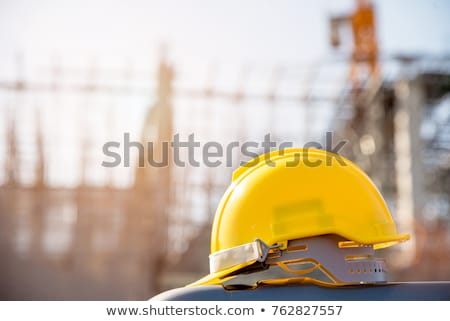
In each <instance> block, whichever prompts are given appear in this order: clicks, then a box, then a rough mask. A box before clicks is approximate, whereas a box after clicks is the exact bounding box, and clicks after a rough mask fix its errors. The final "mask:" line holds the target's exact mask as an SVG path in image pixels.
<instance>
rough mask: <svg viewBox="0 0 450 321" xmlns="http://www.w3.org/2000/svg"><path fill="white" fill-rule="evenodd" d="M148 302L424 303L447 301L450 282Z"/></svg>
mask: <svg viewBox="0 0 450 321" xmlns="http://www.w3.org/2000/svg"><path fill="white" fill-rule="evenodd" d="M152 300H167V301H322V300H323V301H327V300H330V301H372V300H376V301H381V300H386V301H410V300H417V301H422V300H424V301H426V300H450V282H408V283H390V284H386V285H377V286H364V285H357V286H351V287H338V288H327V287H321V286H316V285H289V286H261V287H258V288H256V289H252V290H233V291H227V290H225V289H224V288H223V287H222V286H219V285H212V286H196V287H188V288H178V289H174V290H169V291H166V292H163V293H161V294H159V295H157V296H155V297H153V298H152Z"/></svg>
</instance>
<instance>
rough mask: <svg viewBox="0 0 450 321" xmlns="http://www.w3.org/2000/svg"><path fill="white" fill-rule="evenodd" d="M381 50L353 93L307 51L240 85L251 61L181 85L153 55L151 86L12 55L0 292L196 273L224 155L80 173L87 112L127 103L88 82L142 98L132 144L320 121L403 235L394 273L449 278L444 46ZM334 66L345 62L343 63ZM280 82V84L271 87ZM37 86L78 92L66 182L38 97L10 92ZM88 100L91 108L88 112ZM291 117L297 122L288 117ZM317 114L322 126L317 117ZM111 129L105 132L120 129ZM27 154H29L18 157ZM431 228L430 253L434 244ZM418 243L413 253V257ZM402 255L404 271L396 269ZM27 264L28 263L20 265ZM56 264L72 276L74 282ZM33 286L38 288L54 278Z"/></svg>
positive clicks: (296, 135) (285, 130)
mask: <svg viewBox="0 0 450 321" xmlns="http://www.w3.org/2000/svg"><path fill="white" fill-rule="evenodd" d="M388 60H389V61H391V62H392V61H393V62H394V63H396V64H399V65H400V67H401V72H400V73H399V74H395V75H394V76H392V77H391V79H389V77H386V79H383V80H380V79H378V80H376V81H374V80H373V79H367V81H366V82H363V83H362V84H361V85H360V86H361V87H360V90H358V92H357V93H356V94H355V91H354V90H352V87H351V86H350V84H349V83H348V82H343V83H340V84H338V90H337V91H335V92H332V93H330V90H325V89H322V88H319V90H317V88H315V86H317V83H318V82H317V81H316V80H315V79H318V78H319V74H320V69H321V64H318V65H317V66H314V68H310V69H308V70H307V73H305V72H300V73H299V74H296V75H295V77H292V78H289V77H288V75H287V73H286V71H289V70H290V69H291V68H287V67H284V68H281V67H280V66H275V67H274V68H273V69H272V71H271V72H269V73H268V74H267V75H268V77H267V82H266V83H267V85H265V86H263V87H262V89H261V88H259V89H258V90H252V89H250V84H251V81H252V79H251V74H252V73H253V72H254V70H253V69H249V68H247V67H244V68H242V71H241V72H240V73H239V72H238V73H237V74H238V75H240V76H238V78H237V79H235V80H234V81H235V83H236V84H237V85H235V86H234V87H233V86H232V88H234V89H230V87H228V88H221V87H218V86H216V85H214V83H215V80H216V79H215V78H214V77H218V75H217V72H216V73H214V72H211V69H209V72H208V75H206V77H205V78H206V82H205V84H204V85H202V86H199V87H194V88H193V87H182V86H177V85H176V84H177V82H176V81H177V77H180V76H181V77H182V76H183V73H181V72H180V73H177V72H176V70H175V69H174V67H173V65H171V64H170V63H168V62H167V61H165V60H164V59H163V60H162V61H161V62H160V63H159V67H158V70H157V72H156V74H155V76H156V77H155V79H156V86H153V87H152V86H151V85H150V86H148V85H144V86H141V85H132V84H133V77H135V76H136V71H134V72H131V71H128V72H123V73H119V76H118V77H117V78H119V79H118V80H119V81H118V84H109V83H101V82H97V81H94V79H95V77H93V76H92V68H87V69H86V74H87V77H86V79H87V81H83V82H80V83H75V84H74V83H67V82H66V81H65V80H64V77H63V75H67V74H70V71H66V70H65V69H64V67H63V66H60V65H57V66H55V67H54V68H53V69H52V70H53V71H52V77H51V78H52V79H51V81H50V82H44V81H30V80H28V79H26V77H23V76H21V75H20V72H19V71H20V70H24V62H23V60H18V62H17V63H18V66H17V70H18V77H17V79H3V80H1V81H0V97H1V96H3V97H7V99H3V100H2V102H3V103H2V104H3V106H0V107H1V108H0V113H1V114H2V117H1V118H2V119H3V122H2V124H3V125H4V135H3V140H2V141H1V142H0V147H1V148H0V149H1V150H2V153H3V155H5V157H4V160H3V162H2V163H1V164H2V171H3V178H4V179H3V184H2V185H1V186H0V235H1V239H0V251H1V253H2V254H3V256H4V257H8V258H9V260H8V262H9V263H7V264H5V265H4V266H3V270H1V271H0V272H1V274H0V285H3V287H2V289H3V290H2V291H8V293H6V292H5V293H1V294H2V295H4V296H5V295H10V296H12V297H14V296H17V297H20V290H18V289H17V288H15V287H14V284H23V283H24V282H25V283H28V284H31V285H32V287H34V291H36V292H35V294H36V296H37V295H38V292H39V291H41V290H42V289H39V287H42V286H45V284H46V282H48V281H49V280H51V279H52V278H53V277H54V278H56V279H58V280H60V283H61V284H62V285H61V287H63V286H67V287H71V288H73V293H68V294H66V295H67V298H77V297H84V298H86V297H87V298H88V297H89V292H90V294H91V295H92V296H93V297H95V296H96V295H97V296H103V297H107V298H118V299H119V298H124V296H125V297H126V298H145V297H149V296H150V295H151V294H153V293H155V292H157V291H159V290H161V289H163V288H167V287H172V286H178V285H179V284H182V283H184V282H186V281H188V280H189V279H190V278H192V277H197V276H198V275H199V274H201V273H204V272H206V268H207V266H208V264H207V252H208V247H209V226H210V224H211V220H212V217H213V212H214V209H215V207H216V205H217V203H218V200H219V198H220V195H221V194H222V193H223V191H224V189H225V188H226V186H227V185H228V181H229V178H230V174H231V170H232V168H228V167H222V168H206V167H205V166H202V167H199V168H195V167H191V166H187V167H184V168H179V167H174V166H170V167H164V168H151V167H148V166H147V167H145V168H140V167H136V168H135V169H134V170H133V171H132V172H131V171H130V172H128V175H132V176H133V177H134V179H133V180H132V183H131V184H129V185H126V186H125V187H124V186H120V185H117V184H115V183H114V182H115V181H114V179H113V177H112V176H114V175H117V173H115V172H113V171H111V172H106V174H105V176H104V177H103V179H102V180H100V183H96V184H92V183H91V182H90V181H89V175H90V174H89V173H92V171H95V169H96V168H98V167H99V166H100V164H99V163H98V162H97V163H95V162H92V154H93V153H95V152H96V151H93V150H92V142H91V139H92V138H93V137H90V136H89V135H88V134H86V133H91V135H94V136H95V133H96V132H95V131H93V130H92V128H90V127H92V126H95V125H98V122H102V123H105V124H108V123H109V122H110V120H111V117H112V116H111V114H112V113H118V115H119V116H118V117H119V118H120V117H125V116H126V115H127V113H128V112H130V113H131V111H128V110H127V109H128V108H129V107H128V106H121V107H117V106H116V107H115V108H109V107H108V106H107V107H106V108H105V106H104V105H105V104H104V103H103V104H100V103H97V104H94V103H92V102H91V103H87V101H89V99H90V98H92V96H93V95H97V94H102V95H105V96H106V97H108V99H110V101H109V103H106V105H108V104H109V105H111V104H112V103H111V101H113V102H115V104H116V105H117V101H119V99H118V97H135V96H140V97H144V100H142V101H144V102H145V101H146V102H147V103H146V104H147V106H148V107H147V108H144V109H143V110H144V113H143V114H141V116H140V117H138V118H139V119H141V120H142V122H141V125H139V124H138V123H134V124H133V126H139V128H140V129H139V130H137V132H138V135H139V137H140V140H141V141H142V142H144V143H146V142H148V141H152V142H164V141H170V140H171V139H172V137H173V134H174V133H184V134H187V133H191V132H195V133H199V137H200V138H201V139H206V140H210V139H218V140H219V141H220V142H222V143H227V142H229V141H233V140H236V141H239V142H244V141H248V140H258V141H261V140H262V138H263V136H264V134H266V133H269V132H270V133H271V134H272V135H273V138H274V139H276V140H277V141H286V140H292V141H293V142H294V143H296V144H299V145H301V144H302V143H304V142H306V141H308V140H311V139H315V140H321V139H323V134H324V132H325V131H326V130H330V131H333V132H334V133H335V135H336V137H338V138H342V139H346V140H349V141H350V143H349V144H347V145H346V148H345V150H344V151H343V154H344V155H345V156H347V157H349V158H350V159H352V160H354V161H355V162H356V163H358V164H359V165H360V166H361V167H362V168H363V169H364V170H365V171H367V172H368V173H369V175H370V176H371V177H372V178H373V179H374V180H375V182H376V184H377V185H378V187H379V188H380V189H381V190H382V192H383V194H384V195H385V196H386V197H387V199H388V202H389V205H390V206H391V208H392V209H393V210H394V214H395V217H396V219H397V220H398V222H399V223H400V226H401V229H403V230H408V231H413V234H414V235H415V237H414V239H413V241H412V242H410V243H409V244H411V245H409V246H407V247H406V248H404V249H402V251H401V252H400V254H399V253H395V254H396V255H395V257H399V258H401V259H400V260H398V261H397V262H395V264H396V265H397V266H398V267H399V268H402V269H404V270H402V272H403V273H402V276H403V277H404V278H405V277H406V278H407V277H413V278H414V277H419V278H422V279H429V278H436V277H437V278H449V277H450V269H449V268H448V262H449V258H448V253H450V251H447V252H446V254H445V253H444V252H442V251H445V246H447V248H450V245H449V244H450V241H449V233H448V226H449V216H450V214H449V213H450V210H449V208H450V205H449V204H450V191H449V189H448V186H450V184H449V182H450V112H449V109H450V107H449V106H450V105H449V104H450V99H449V96H448V92H449V89H450V64H449V59H448V57H447V58H446V57H444V58H427V57H415V58H414V59H405V57H395V58H394V59H385V61H384V62H386V63H387V62H388ZM95 70H96V74H97V75H98V74H99V73H101V71H100V68H97V67H96V68H95ZM342 70H343V71H344V73H346V68H345V64H344V68H343V69H342ZM144 73H145V72H144ZM211 75H213V76H211ZM343 78H344V79H345V78H346V76H345V75H344V77H343ZM301 79H306V81H304V82H302V81H301ZM149 83H150V80H149ZM286 83H288V84H290V85H291V87H294V90H293V91H290V92H288V93H286V92H285V91H284V92H282V87H283V86H285V85H286ZM292 84H294V85H293V86H292ZM321 85H323V84H322V83H321ZM334 85H335V84H334ZM39 93H45V94H46V95H48V97H50V98H55V97H58V96H60V95H62V94H64V95H65V94H70V95H75V96H77V97H81V98H82V99H81V100H80V103H79V104H78V105H77V106H79V107H80V108H83V105H84V104H85V106H84V107H85V108H86V107H89V109H84V110H83V112H82V114H81V115H82V117H81V118H80V119H78V120H74V121H77V124H76V127H77V132H78V134H79V137H78V140H79V141H80V145H79V146H78V147H77V148H76V152H75V153H74V154H73V155H76V156H77V157H78V160H77V162H78V163H79V164H78V166H79V167H80V171H79V172H80V173H81V174H80V175H81V179H80V180H79V182H78V183H76V184H75V185H73V186H71V187H61V186H58V185H52V184H50V183H49V176H48V170H49V164H50V163H49V160H48V159H47V157H50V156H49V153H48V151H49V146H47V145H48V144H51V142H50V143H49V140H48V139H47V138H46V135H44V134H43V132H44V131H45V130H49V129H48V128H43V127H45V125H44V123H43V121H42V116H41V115H40V114H39V112H40V111H41V112H42V109H38V108H34V107H35V106H34V107H33V106H30V104H29V103H23V102H22V103H21V99H23V97H26V96H27V95H32V97H38V96H33V95H38V94H39ZM33 100H34V98H33ZM62 101H63V100H62ZM150 101H152V102H153V103H152V104H150ZM46 103H47V104H49V106H46V107H48V108H49V110H50V113H53V112H55V113H58V112H59V113H61V110H64V105H63V103H61V101H58V100H56V102H55V101H53V102H50V103H49V102H48V101H46V100H42V99H41V100H40V99H39V98H36V100H35V101H34V102H33V103H32V104H31V105H33V104H46ZM119 103H121V102H120V101H119ZM122 103H123V102H122ZM112 105H114V104H112ZM442 106H444V107H442ZM117 108H122V111H121V112H117ZM96 109H98V111H99V112H100V116H99V118H97V119H96V120H95V122H94V125H93V124H92V123H91V124H90V125H89V124H88V121H89V119H90V116H91V115H92V114H93V113H95V110H96ZM24 115H25V116H24ZM26 115H28V116H26ZM57 115H60V114H56V116H54V117H58V116H57ZM62 115H64V114H62ZM231 115H233V116H231ZM442 115H444V116H445V117H443V116H442ZM20 117H22V118H23V117H25V118H26V117H31V119H32V120H31V121H30V122H29V123H30V124H32V126H31V127H32V128H33V129H32V130H28V131H27V130H24V129H23V128H21V127H20V125H21V123H22V121H23V119H21V118H20ZM65 117H67V115H66V116H65ZM295 117H297V118H298V119H297V121H295V120H294V121H293V118H295ZM116 118H117V115H116ZM289 119H290V121H288V120H289ZM324 122H328V123H329V125H327V126H322V127H320V126H318V125H320V124H321V123H324ZM424 124H427V126H428V127H431V128H432V129H433V130H431V132H432V133H431V134H428V136H427V135H425V136H424V135H422V134H421V130H422V129H421V128H422V127H423V126H424ZM106 127H108V126H106ZM89 128H90V129H89ZM57 130H60V131H61V130H62V131H64V130H65V129H64V128H63V127H60V128H59V129H58V128H57ZM55 134H56V135H58V131H56V132H55ZM113 134H115V135H116V136H114V135H113ZM113 134H111V135H110V136H108V135H106V136H105V137H117V134H120V133H117V132H116V133H113ZM29 145H33V146H34V147H33V148H31V149H30V148H29ZM63 145H64V143H63ZM63 145H60V146H63ZM144 145H145V144H144ZM155 145H156V146H159V147H157V148H156V150H153V153H154V154H155V155H158V156H160V155H162V150H160V149H158V148H161V147H160V146H161V145H160V144H155ZM90 146H91V147H90ZM97 147H98V146H97ZM146 148H147V147H146ZM60 152H61V153H64V152H65V151H64V150H61V151H60ZM146 152H148V150H146ZM258 152H261V151H258ZM30 153H31V154H33V157H32V160H29V158H27V157H28V156H29V155H28V154H30ZM27 155H28V156H27ZM169 155H170V154H169ZM170 157H171V156H169V158H170ZM240 160H241V159H240V158H239V155H237V156H236V157H234V158H233V168H235V167H236V166H238V163H239V161H240ZM30 163H31V165H30ZM23 164H28V165H27V166H31V168H32V169H31V171H32V172H33V173H34V174H33V175H32V176H33V177H34V179H33V180H32V181H31V183H27V184H24V183H23V182H22V181H21V177H23V171H24V169H23V168H22V167H21V166H23ZM62 166H64V164H62ZM123 174H124V173H122V174H121V175H123ZM436 200H438V203H436ZM430 213H431V214H430ZM430 217H431V219H429V218H430ZM418 222H419V224H418ZM414 231H416V232H415V233H414ZM52 233H53V234H52ZM437 238H440V239H439V240H440V241H439V244H440V248H439V251H440V252H439V254H438V255H437V254H436V253H437V252H436V251H437V249H436V248H434V245H435V244H436V240H437ZM430 244H431V245H430ZM445 244H447V245H445ZM58 245H59V247H58ZM430 253H431V254H430ZM443 253H444V254H443ZM445 255H446V256H445ZM424 256H426V259H425V261H426V262H427V264H424V263H423V262H422V263H419V260H423V259H424ZM168 262H169V263H168ZM430 265H433V266H434V270H433V269H432V268H430ZM412 267H413V268H414V273H415V274H412V272H409V273H408V271H411V270H412ZM30 269H33V270H35V271H38V272H36V273H39V274H37V275H40V276H37V275H36V276H33V275H31V274H30V273H29V271H30ZM408 269H409V270H408ZM12 271H13V272H14V273H12ZM405 271H406V272H405ZM436 271H437V272H436ZM182 272H184V273H185V274H186V275H183V274H182ZM52 273H53V274H54V276H52ZM68 273H72V274H73V275H76V276H78V277H79V278H80V279H83V280H85V282H77V281H74V279H73V278H72V279H71V278H69V277H68V276H67V274H68ZM189 273H190V274H189ZM180 275H181V276H180ZM177 277H179V278H177ZM8 278H9V279H8ZM24 280H25V281H24ZM14 282H16V283H14ZM91 282H92V284H94V283H95V284H97V286H96V289H97V290H96V291H97V292H96V291H91V290H88V287H87V286H86V285H87V284H90V283H91ZM124 288H126V289H127V290H126V291H124V290H123V289H124ZM55 289H56V290H55ZM46 291H49V292H48V296H49V297H51V296H52V295H54V293H55V291H58V287H57V286H56V287H55V288H48V290H46ZM52 291H53V292H52ZM41 295H42V293H41Z"/></svg>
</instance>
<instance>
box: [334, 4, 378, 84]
mask: <svg viewBox="0 0 450 321" xmlns="http://www.w3.org/2000/svg"><path fill="white" fill-rule="evenodd" d="M330 24H331V44H332V45H333V47H336V48H337V47H339V46H340V44H341V41H340V27H341V26H344V25H350V26H351V29H352V34H353V51H352V55H351V64H350V74H349V78H350V81H351V83H352V88H353V89H354V90H355V89H359V88H361V85H362V84H361V79H364V78H367V79H373V78H377V79H378V78H379V76H380V72H379V67H378V42H377V38H376V27H375V10H374V6H373V4H372V3H371V2H370V1H369V0H357V5H356V10H355V11H354V12H353V13H352V14H350V15H345V16H335V17H332V18H331V20H330Z"/></svg>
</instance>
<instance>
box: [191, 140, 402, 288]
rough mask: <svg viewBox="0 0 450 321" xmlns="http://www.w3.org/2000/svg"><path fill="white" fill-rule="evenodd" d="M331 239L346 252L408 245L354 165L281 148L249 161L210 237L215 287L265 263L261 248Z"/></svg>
mask: <svg viewBox="0 0 450 321" xmlns="http://www.w3.org/2000/svg"><path fill="white" fill-rule="evenodd" d="M321 235H337V236H339V237H341V238H342V239H343V240H346V241H347V242H348V243H349V244H350V245H351V244H356V245H371V246H372V247H373V249H379V248H383V247H387V246H390V245H393V244H395V243H398V242H401V241H404V240H407V239H408V238H409V235H407V234H398V233H397V229H396V226H395V223H394V221H393V219H392V216H391V214H390V213H389V209H388V207H387V205H386V203H385V201H384V199H383V197H382V196H381V194H380V193H379V192H378V190H377V188H376V187H375V185H374V184H373V183H372V181H371V180H370V178H369V177H368V176H367V175H366V174H365V173H364V172H363V171H362V170H361V169H359V168H358V167H357V166H356V165H355V164H354V163H352V162H350V161H349V160H347V159H345V158H343V157H342V156H338V155H336V154H332V153H329V152H326V151H322V150H315V149H286V150H280V151H274V152H272V153H268V154H265V155H261V156H259V157H258V158H256V159H254V160H252V161H250V162H249V163H247V164H245V165H244V166H241V167H240V168H238V169H237V170H236V171H235V172H234V173H233V179H232V183H231V186H230V187H229V188H228V189H227V191H226V192H225V194H224V196H223V197H222V200H221V202H220V204H219V206H218V208H217V211H216V215H215V219H214V223H213V228H212V234H211V255H210V270H211V274H210V275H209V276H207V277H206V278H205V279H203V280H200V281H198V282H197V283H194V285H195V284H205V283H214V282H212V281H211V280H218V279H220V278H223V277H224V276H226V275H230V274H232V273H233V272H234V271H237V270H239V269H242V268H243V267H245V266H249V265H251V264H253V263H255V262H256V261H263V260H264V259H265V258H263V257H262V256H263V255H264V254H263V253H266V254H267V249H266V250H264V248H263V247H269V249H270V247H273V246H277V247H278V248H279V249H281V250H283V249H286V248H287V245H288V242H289V241H291V240H297V239H303V238H311V237H315V236H321Z"/></svg>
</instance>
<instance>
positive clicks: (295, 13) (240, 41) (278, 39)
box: [0, 0, 450, 64]
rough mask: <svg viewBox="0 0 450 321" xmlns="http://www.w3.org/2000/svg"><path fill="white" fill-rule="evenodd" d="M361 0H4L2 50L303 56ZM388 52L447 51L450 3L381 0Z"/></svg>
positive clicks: (294, 59) (289, 59)
mask: <svg viewBox="0 0 450 321" xmlns="http://www.w3.org/2000/svg"><path fill="white" fill-rule="evenodd" d="M355 2H356V1H353V0H346V1H326V0H320V1H312V0H310V1H296V0H291V1H288V0H280V1H261V0H259V1H258V0H252V1H239V0H227V1H208V0H190V1H180V0H178V1H174V0H165V1H162V0H161V1H144V0H128V1H117V0H108V1H106V0H96V1H89V0H81V1H75V0H69V1H57V0H41V1H24V0H1V1H0V43H1V44H2V50H1V51H2V52H3V55H5V54H9V53H10V52H17V51H20V50H22V51H23V52H25V53H26V54H27V55H33V54H38V53H40V54H44V55H48V54H49V52H50V53H58V54H64V55H67V53H70V54H72V55H75V56H78V55H86V54H94V55H99V56H102V57H105V56H108V55H113V56H121V55H123V56H127V57H136V56H143V57H144V56H145V57H149V56H151V55H155V54H157V52H158V47H159V44H160V43H162V42H165V43H168V44H169V47H170V52H171V55H172V56H173V57H175V58H176V60H177V61H181V60H182V61H185V63H189V62H192V61H195V60H202V61H205V60H206V61H211V62H218V63H221V62H226V63H233V62H236V63H245V62H248V61H251V62H261V63H263V62H270V63H272V64H273V63H277V62H279V63H286V64H289V63H298V62H299V61H311V60H314V59H317V58H318V57H323V56H326V55H328V54H329V52H330V49H329V44H328V21H327V20H328V15H329V14H331V13H339V12H347V11H349V9H351V8H352V7H353V6H354V3H355ZM375 3H376V8H377V13H378V15H377V17H378V26H379V39H380V43H381V48H382V50H383V52H385V53H394V52H395V53H398V52H427V53H428V52H431V53H443V52H445V51H446V52H449V51H450V19H449V15H450V14H449V13H450V2H449V1H446V0H421V1H420V0H412V1H411V0H397V1H390V0H380V1H376V2H375Z"/></svg>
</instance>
